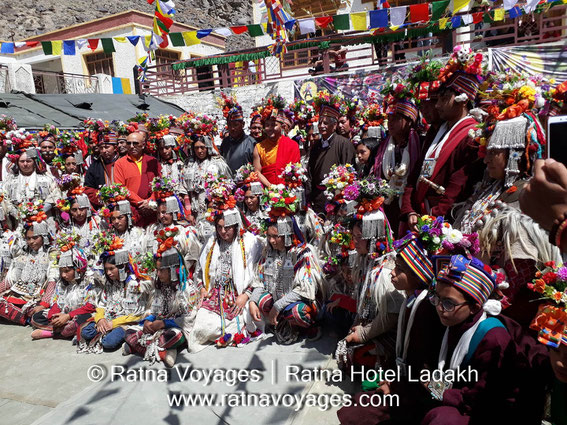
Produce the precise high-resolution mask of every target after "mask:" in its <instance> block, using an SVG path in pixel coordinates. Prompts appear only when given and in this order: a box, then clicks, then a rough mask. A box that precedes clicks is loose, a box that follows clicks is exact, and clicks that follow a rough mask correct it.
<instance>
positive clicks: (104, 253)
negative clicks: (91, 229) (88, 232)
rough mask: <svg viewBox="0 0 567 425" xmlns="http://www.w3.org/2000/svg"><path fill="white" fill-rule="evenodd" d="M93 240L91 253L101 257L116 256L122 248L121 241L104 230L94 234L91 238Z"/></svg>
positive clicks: (122, 241)
mask: <svg viewBox="0 0 567 425" xmlns="http://www.w3.org/2000/svg"><path fill="white" fill-rule="evenodd" d="M93 240H94V245H93V253H94V254H95V255H100V256H101V257H110V256H113V255H116V252H117V251H120V250H121V249H122V248H123V247H124V240H123V239H121V238H119V237H118V236H116V235H114V234H112V233H110V232H107V231H105V230H103V231H100V232H98V233H96V234H95V235H94V236H93ZM122 264H124V263H122ZM117 265H118V264H117Z"/></svg>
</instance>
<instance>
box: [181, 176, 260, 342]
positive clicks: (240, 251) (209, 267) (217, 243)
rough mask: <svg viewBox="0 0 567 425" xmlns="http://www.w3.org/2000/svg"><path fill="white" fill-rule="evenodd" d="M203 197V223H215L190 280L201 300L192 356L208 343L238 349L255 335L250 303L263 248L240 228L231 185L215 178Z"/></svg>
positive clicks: (191, 338)
mask: <svg viewBox="0 0 567 425" xmlns="http://www.w3.org/2000/svg"><path fill="white" fill-rule="evenodd" d="M207 191H208V192H209V194H210V195H209V198H210V200H211V201H210V208H209V211H208V214H207V215H208V217H207V219H208V220H210V221H212V222H213V223H214V226H215V233H214V234H213V235H212V236H210V237H209V238H208V240H207V242H206V244H205V246H204V248H203V250H202V251H201V257H200V259H199V262H198V264H197V268H196V270H195V274H194V276H195V281H196V283H197V286H198V287H199V289H200V291H201V297H202V298H203V300H202V303H201V305H200V308H199V310H198V312H197V317H196V319H195V325H194V327H193V330H192V331H191V334H190V335H189V341H188V347H189V352H190V353H195V352H198V351H201V350H202V349H204V348H206V346H207V344H210V343H212V342H215V343H216V345H217V346H218V347H225V346H227V345H230V344H234V345H238V344H241V343H245V342H247V341H249V340H250V338H251V337H254V336H257V335H258V334H259V331H258V329H257V328H256V324H255V323H254V321H253V319H252V317H251V316H250V312H249V298H250V295H251V294H252V282H253V275H254V266H255V264H257V262H258V258H259V255H260V251H261V249H262V244H261V243H260V241H259V240H258V238H256V237H255V236H254V235H253V234H252V233H250V232H246V231H245V230H244V229H243V228H242V216H241V212H240V211H239V210H238V209H237V208H236V200H235V199H234V196H233V195H232V193H233V191H234V185H233V184H232V183H231V182H230V181H229V180H227V179H223V178H218V179H217V181H216V183H215V184H214V185H213V186H212V187H208V188H207Z"/></svg>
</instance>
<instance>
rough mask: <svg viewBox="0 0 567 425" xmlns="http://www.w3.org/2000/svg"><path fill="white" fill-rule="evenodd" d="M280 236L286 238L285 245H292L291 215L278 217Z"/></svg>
mask: <svg viewBox="0 0 567 425" xmlns="http://www.w3.org/2000/svg"><path fill="white" fill-rule="evenodd" d="M277 225H278V236H283V237H284V239H285V246H291V243H292V239H291V235H293V221H292V219H291V217H287V216H286V217H278V221H277Z"/></svg>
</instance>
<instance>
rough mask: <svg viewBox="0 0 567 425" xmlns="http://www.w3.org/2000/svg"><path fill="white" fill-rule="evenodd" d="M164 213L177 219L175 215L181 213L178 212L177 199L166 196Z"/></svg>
mask: <svg viewBox="0 0 567 425" xmlns="http://www.w3.org/2000/svg"><path fill="white" fill-rule="evenodd" d="M165 212H166V213H169V214H174V216H173V218H174V219H176V218H177V216H176V215H175V214H179V213H181V211H180V210H179V202H177V198H176V197H175V196H168V197H167V198H165Z"/></svg>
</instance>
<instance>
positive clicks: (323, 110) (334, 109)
mask: <svg viewBox="0 0 567 425" xmlns="http://www.w3.org/2000/svg"><path fill="white" fill-rule="evenodd" d="M343 102H344V99H343V97H342V95H341V94H339V93H333V94H330V93H329V92H328V91H327V90H322V91H319V92H317V94H316V95H315V97H314V98H313V106H314V107H315V112H317V115H319V117H323V116H325V115H327V116H330V117H331V118H334V119H336V120H338V119H339V117H340V116H341V113H340V109H341V106H342V105H343Z"/></svg>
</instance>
